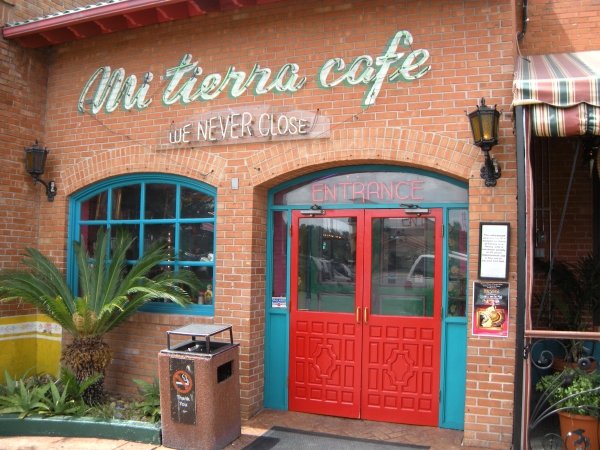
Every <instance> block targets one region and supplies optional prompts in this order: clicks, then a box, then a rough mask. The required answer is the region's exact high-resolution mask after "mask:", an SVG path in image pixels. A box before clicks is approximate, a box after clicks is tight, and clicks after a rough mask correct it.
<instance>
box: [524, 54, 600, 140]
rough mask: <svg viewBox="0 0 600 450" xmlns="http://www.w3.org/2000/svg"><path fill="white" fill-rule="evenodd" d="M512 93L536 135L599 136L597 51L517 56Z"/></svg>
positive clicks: (599, 89) (598, 67)
mask: <svg viewBox="0 0 600 450" xmlns="http://www.w3.org/2000/svg"><path fill="white" fill-rule="evenodd" d="M513 95H514V98H513V107H514V106H519V105H523V106H528V107H529V112H530V118H531V131H532V133H533V134H534V135H536V136H577V135H584V134H595V135H600V51H589V52H578V53H560V54H549V55H534V56H526V57H525V56H523V57H520V58H518V60H517V64H516V72H515V79H514V82H513Z"/></svg>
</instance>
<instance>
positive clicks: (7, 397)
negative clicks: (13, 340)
mask: <svg viewBox="0 0 600 450" xmlns="http://www.w3.org/2000/svg"><path fill="white" fill-rule="evenodd" d="M5 377H6V382H5V384H3V385H0V414H18V415H19V418H26V417H28V416H30V415H42V416H58V415H61V416H77V417H83V416H85V417H96V418H101V419H124V420H138V421H144V422H151V423H157V422H159V421H160V389H159V383H158V380H157V379H154V381H153V382H152V383H148V382H146V381H143V380H134V381H135V383H136V384H137V385H138V391H139V394H140V397H141V399H136V400H126V399H120V398H108V399H105V401H103V402H100V403H96V404H94V405H93V406H88V405H87V404H86V403H85V402H84V397H85V392H86V391H87V389H88V388H89V387H90V386H92V385H94V384H95V383H97V382H98V381H99V380H100V379H101V378H102V375H100V374H96V375H94V376H91V377H89V378H88V379H86V380H84V381H83V382H81V383H80V382H78V381H77V378H76V376H75V375H74V374H73V372H71V371H70V370H68V369H66V368H62V370H61V374H60V376H59V377H58V378H57V379H54V378H52V377H50V376H48V375H44V376H29V377H23V378H20V379H14V378H13V377H11V376H10V374H9V373H8V371H6V370H5Z"/></svg>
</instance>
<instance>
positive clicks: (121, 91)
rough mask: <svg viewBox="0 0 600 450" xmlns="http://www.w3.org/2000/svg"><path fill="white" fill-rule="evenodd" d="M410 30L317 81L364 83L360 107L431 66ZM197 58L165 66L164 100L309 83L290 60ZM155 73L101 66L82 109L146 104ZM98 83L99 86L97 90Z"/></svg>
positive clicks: (339, 62) (289, 90) (336, 64)
mask: <svg viewBox="0 0 600 450" xmlns="http://www.w3.org/2000/svg"><path fill="white" fill-rule="evenodd" d="M412 42H413V37H412V35H411V34H410V32H408V31H406V30H403V31H398V32H397V33H396V34H395V35H394V36H393V37H392V39H390V41H389V42H388V43H387V45H386V46H385V47H384V49H383V51H382V52H381V55H379V56H377V57H372V56H370V55H361V56H358V57H356V58H354V59H353V60H352V61H351V62H346V61H345V60H344V59H343V58H339V57H336V58H331V59H329V60H327V61H326V62H325V63H324V64H323V65H322V66H321V67H320V68H319V70H318V73H317V74H316V83H317V85H318V86H319V87H321V88H323V89H331V88H333V87H335V86H338V85H340V84H345V85H349V86H364V87H365V91H364V95H363V99H362V107H363V108H367V107H369V106H371V105H374V104H375V101H376V100H377V96H378V95H379V92H380V91H381V88H382V86H383V83H384V82H385V81H387V82H389V83H398V82H410V81H414V80H417V79H419V78H421V77H423V76H424V75H425V74H426V73H427V72H429V70H430V69H431V66H430V65H428V64H427V62H428V60H429V51H427V50H425V49H416V50H413V49H412ZM203 72H204V69H203V68H202V67H200V66H199V65H198V61H193V58H192V55H191V54H189V53H187V54H185V55H183V57H182V58H181V59H180V61H179V63H178V64H177V65H175V66H173V67H171V68H169V69H167V70H166V72H165V74H164V79H165V80H166V87H165V89H164V90H163V93H162V103H163V105H166V106H168V105H173V104H176V103H180V104H184V105H187V104H190V103H194V102H204V101H210V100H214V99H216V98H217V97H219V96H220V95H221V94H223V93H224V92H226V93H227V94H228V95H229V96H230V97H232V98H237V97H239V96H241V95H242V94H244V93H246V92H251V93H253V95H255V96H260V95H264V94H268V93H286V94H294V93H295V92H298V91H300V90H301V89H302V88H304V87H305V86H306V85H307V84H308V78H307V77H306V76H302V75H301V73H300V72H301V68H300V66H299V65H298V64H296V63H286V64H284V65H283V66H281V67H280V68H279V69H278V70H277V71H273V70H272V69H270V68H268V67H261V66H260V65H259V64H255V65H254V66H253V67H252V69H251V70H250V71H249V72H244V71H241V70H236V68H235V67H234V66H230V67H229V68H228V69H227V71H226V72H225V73H224V74H220V73H209V74H207V75H203ZM153 79H154V75H153V73H152V72H146V73H145V74H144V76H143V78H142V82H141V85H140V86H139V87H138V82H137V77H136V76H135V75H129V76H126V73H125V69H124V68H118V69H116V70H114V71H112V70H111V68H110V66H103V67H100V68H98V69H97V70H96V71H95V72H94V73H93V74H92V76H91V77H90V78H89V79H88V81H87V83H86V84H85V86H84V88H83V90H82V91H81V95H80V96H79V102H78V110H79V112H81V113H84V112H86V111H89V112H90V113H92V114H98V113H99V112H101V111H102V110H104V111H105V113H111V112H113V111H115V110H116V109H118V108H122V109H125V110H130V109H133V108H135V109H138V110H144V109H146V108H148V107H149V106H150V105H151V104H152V100H153V99H152V98H147V95H148V92H149V90H150V85H151V83H152V81H153ZM94 88H95V90H94Z"/></svg>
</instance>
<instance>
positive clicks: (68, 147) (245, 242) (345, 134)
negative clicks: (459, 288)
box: [15, 0, 516, 448]
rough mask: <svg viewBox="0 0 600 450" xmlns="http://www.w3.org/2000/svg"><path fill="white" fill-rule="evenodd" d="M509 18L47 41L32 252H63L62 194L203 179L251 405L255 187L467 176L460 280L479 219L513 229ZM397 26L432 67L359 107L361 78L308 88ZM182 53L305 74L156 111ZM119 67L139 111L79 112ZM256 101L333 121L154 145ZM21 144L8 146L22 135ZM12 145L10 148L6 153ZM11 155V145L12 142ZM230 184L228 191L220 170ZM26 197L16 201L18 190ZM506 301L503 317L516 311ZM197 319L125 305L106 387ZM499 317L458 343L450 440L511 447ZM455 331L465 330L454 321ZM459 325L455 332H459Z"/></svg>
mask: <svg viewBox="0 0 600 450" xmlns="http://www.w3.org/2000/svg"><path fill="white" fill-rule="evenodd" d="M514 15H515V11H514V6H513V5H512V2H510V1H508V0H506V1H500V2H499V1H492V0H472V1H468V2H454V1H450V0H446V1H442V0H438V1H434V2H389V1H384V0H378V1H358V2H357V1H353V2H350V1H346V0H334V1H330V2H327V3H326V4H324V3H323V2H320V1H316V0H311V1H306V2H283V3H277V4H273V5H270V6H264V7H256V8H249V9H244V10H241V11H234V12H227V13H221V14H212V15H209V16H205V17H198V18H195V19H191V20H186V21H181V22H174V23H167V24H163V25H157V26H152V27H148V28H145V29H139V30H135V31H127V32H120V33H115V34H111V35H106V36H100V37H97V38H92V39H89V40H83V41H79V42H73V43H70V44H66V45H63V46H60V47H58V48H55V49H53V50H51V51H50V61H51V62H50V66H49V67H50V69H49V70H50V72H49V79H48V104H47V105H48V106H47V115H46V120H45V122H44V123H45V127H46V135H45V142H44V143H45V145H47V146H48V147H49V148H50V149H51V150H52V152H53V153H51V160H50V164H49V165H50V167H49V174H48V177H51V178H54V179H56V180H57V183H58V188H59V195H58V196H57V197H56V199H55V201H54V203H52V204H50V203H47V202H45V198H41V199H39V200H38V201H39V202H40V209H39V211H40V214H39V217H40V219H39V220H40V231H39V246H40V247H41V249H42V250H43V251H45V252H46V253H50V254H51V255H53V256H54V257H56V258H57V259H58V260H59V261H64V251H65V240H66V226H67V217H68V210H67V206H68V205H67V199H68V196H69V195H70V194H72V193H73V192H75V191H77V190H78V189H80V188H83V187H85V186H87V185H89V184H91V183H94V182H96V181H99V180H101V179H104V178H106V177H109V176H114V175H119V174H124V173H134V172H140V171H158V172H168V173H175V174H180V175H185V176H188V177H191V178H195V179H198V180H201V181H203V182H206V183H209V184H211V185H213V186H216V187H217V188H218V204H217V211H218V215H217V236H216V238H217V255H218V257H217V268H216V270H217V271H216V277H217V280H216V286H215V299H216V316H215V318H214V322H217V323H228V324H232V325H233V327H234V331H235V339H236V341H238V342H240V343H241V356H240V364H241V381H242V412H243V414H244V415H245V416H249V415H252V414H254V413H255V412H257V411H258V410H259V409H260V408H261V405H262V395H263V390H264V387H263V356H264V355H263V340H264V301H265V280H264V275H265V265H266V254H265V242H266V230H265V228H266V226H265V223H266V208H267V205H266V192H267V189H268V188H270V187H272V186H275V185H277V184H278V183H280V182H282V181H286V180H290V179H293V178H295V177H297V176H299V175H301V174H306V173H309V172H313V171H315V170H318V169H323V168H328V167H336V166H340V165H349V164H365V163H382V164H395V165H403V166H409V167H418V168H422V169H426V170H432V171H434V172H437V173H441V174H445V175H449V176H451V177H454V178H457V179H460V180H463V181H465V182H468V183H469V203H470V206H469V214H470V219H471V229H470V233H471V234H470V253H471V256H470V263H471V264H470V268H471V272H470V278H471V279H473V280H474V279H476V278H477V254H478V244H479V238H478V232H479V222H480V221H503V222H504V221H508V222H510V223H511V224H512V231H513V234H514V232H516V181H515V177H516V174H515V167H516V165H515V162H514V137H513V132H512V122H511V118H510V113H509V107H510V102H511V81H512V72H513V46H514V35H515V27H514V20H513V17H514ZM403 29H407V30H409V31H410V32H411V33H412V34H413V37H414V43H413V48H426V49H428V50H429V51H430V53H431V59H430V61H431V65H432V70H431V72H430V73H429V74H428V75H427V76H425V77H424V78H422V79H420V80H417V81H415V82H411V83H399V84H390V83H387V82H386V83H385V84H384V86H383V89H382V90H381V93H380V94H379V97H378V100H377V102H376V104H375V105H374V106H372V107H370V108H369V109H368V110H366V111H365V110H363V109H362V108H361V106H360V102H361V98H362V96H363V93H364V91H365V87H364V86H357V87H353V88H351V87H347V86H338V87H336V88H333V89H328V90H323V89H320V88H318V87H317V86H316V82H315V80H314V78H313V77H314V74H316V73H317V70H318V68H319V67H320V66H321V64H323V63H324V62H325V61H326V60H327V59H329V58H332V57H343V58H344V59H345V61H346V62H347V63H348V62H350V61H351V60H352V59H353V58H354V57H356V56H359V55H363V54H368V55H371V56H373V57H377V56H378V55H380V54H381V52H382V51H383V49H384V47H385V45H386V43H387V42H388V40H389V39H390V38H391V37H392V36H393V34H394V33H395V32H396V31H399V30H403ZM184 53H192V55H193V57H194V60H196V59H199V60H200V65H201V66H202V67H203V69H204V74H207V73H213V72H219V73H224V72H225V70H226V69H227V67H229V66H230V65H235V66H236V68H237V69H238V70H249V69H250V68H251V67H252V65H253V64H254V63H259V64H261V66H262V67H270V68H272V69H273V70H274V71H276V70H277V69H278V68H279V67H280V66H281V65H282V64H284V63H286V62H297V63H298V64H299V65H300V67H301V70H302V72H303V74H305V75H307V76H309V82H308V84H307V86H306V87H305V88H304V89H302V91H300V92H298V93H296V94H294V95H293V96H290V95H274V94H271V95H265V96H262V97H253V96H252V95H251V94H250V93H247V94H246V95H244V96H242V97H240V98H238V99H237V100H231V99H229V98H228V97H227V96H226V95H222V96H221V97H219V98H218V99H216V100H214V101H212V102H206V103H196V104H190V105H187V106H182V105H173V106H170V107H165V106H163V105H161V99H160V95H161V93H162V90H163V89H164V87H165V83H164V82H161V80H160V77H161V75H164V72H165V70H166V69H167V68H169V67H173V66H175V65H176V64H177V63H178V62H179V60H180V58H181V57H182V55H183V54H184ZM103 65H110V66H111V67H112V68H118V67H124V68H125V70H126V72H127V75H130V74H136V75H137V76H138V78H139V77H141V75H142V74H143V72H145V71H147V70H151V71H152V72H154V75H155V79H154V81H153V82H152V88H151V90H150V92H151V93H153V94H154V95H153V104H152V105H151V107H149V108H148V109H146V110H143V111H135V110H132V111H129V112H127V111H121V110H119V111H115V112H114V113H112V114H105V113H104V112H101V113H99V114H98V115H97V116H96V117H93V116H91V115H90V114H87V113H86V114H79V113H78V112H77V111H76V105H77V100H78V97H79V94H80V91H81V89H82V88H83V85H84V84H85V82H86V81H87V79H88V78H89V76H90V75H91V74H92V73H93V71H94V70H96V69H97V68H98V67H100V66H103ZM481 97H485V98H486V100H487V103H488V104H492V105H493V104H498V107H499V109H501V110H503V111H504V112H505V113H506V114H504V115H503V117H502V121H501V126H502V129H501V137H500V145H498V146H496V147H494V149H493V153H494V156H496V157H497V158H498V161H499V163H500V165H501V166H502V178H501V179H500V180H498V186H497V187H496V188H493V189H491V188H486V187H484V185H483V181H482V180H481V179H480V177H479V168H480V166H481V163H482V157H481V154H480V153H481V152H480V151H479V149H477V148H476V147H473V146H472V145H471V143H470V142H471V134H470V131H469V129H468V124H467V120H466V117H465V111H466V110H471V109H473V108H474V107H475V105H476V104H477V102H478V99H479V98H481ZM263 103H265V104H268V105H273V106H289V107H291V106H294V107H296V108H300V109H306V110H315V109H316V108H319V109H320V113H321V114H324V115H327V116H328V117H329V118H330V120H331V124H332V137H331V138H330V139H328V140H319V141H300V142H298V143H293V144H289V143H287V144H286V143H283V144H277V145H269V144H251V145H238V146H214V147H203V148H191V149H180V150H168V149H160V148H159V147H158V145H157V143H158V139H159V138H161V137H162V136H165V135H166V132H167V131H168V129H169V125H170V123H171V121H172V120H179V119H184V118H187V117H192V116H194V115H197V114H199V113H201V112H204V111H206V110H209V109H221V108H225V107H228V106H235V107H239V108H242V107H244V106H247V105H255V104H263ZM21 146H22V145H21ZM15 151H17V150H15ZM19 151H22V150H19ZM233 176H235V177H236V178H238V179H239V184H240V188H239V189H238V190H235V191H234V190H231V178H232V177H233ZM27 198H30V197H27ZM511 238H512V239H511V242H512V247H511V263H510V282H511V298H513V299H514V298H516V292H515V288H516V273H515V271H516V263H515V255H516V239H515V236H514V235H513V236H511ZM515 303H516V302H512V305H511V315H512V317H513V318H514V317H515V311H516V309H515V308H516V305H515ZM200 321H208V322H210V321H213V319H211V318H198V317H190V316H176V315H175V316H170V315H164V314H148V313H140V314H137V315H136V316H135V317H133V318H132V319H130V320H129V321H128V322H127V323H126V324H125V325H123V326H121V327H120V328H118V329H117V330H115V331H114V332H112V333H111V334H110V336H109V337H108V340H109V342H110V343H111V346H112V348H113V349H114V351H115V359H114V362H113V364H112V366H111V369H110V373H109V376H108V380H107V383H108V386H109V388H115V389H116V388H119V389H123V390H128V391H130V392H133V390H134V385H133V383H132V382H131V379H132V378H150V377H152V376H154V375H156V373H157V371H156V354H157V352H158V351H159V350H160V349H161V348H164V347H165V344H166V342H165V331H166V330H168V329H172V328H175V327H178V326H181V325H184V324H186V323H190V322H195V323H198V322H200ZM514 328H515V327H514V319H513V323H511V329H510V331H511V333H510V335H509V338H508V339H503V340H500V339H489V338H476V337H470V338H469V343H468V345H469V349H468V355H469V356H468V374H467V378H468V384H467V411H466V424H465V443H467V444H473V445H475V444H476V445H479V446H482V445H484V446H489V447H490V448H507V447H508V446H509V445H510V441H511V432H512V429H511V426H512V418H511V414H512V407H513V404H512V396H513V380H514V369H513V367H514V357H515V355H514V347H515V342H514ZM469 330H470V324H469ZM469 335H470V331H469Z"/></svg>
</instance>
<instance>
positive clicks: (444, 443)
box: [0, 410, 480, 450]
mask: <svg viewBox="0 0 600 450" xmlns="http://www.w3.org/2000/svg"><path fill="white" fill-rule="evenodd" d="M273 426H280V427H287V428H297V429H300V430H305V431H316V432H321V433H329V434H338V435H342V436H350V437H356V438H362V439H374V440H381V441H387V442H399V443H405V444H416V445H428V446H430V447H431V449H432V450H480V449H479V448H477V447H462V446H461V442H462V437H463V433H462V431H456V430H445V429H441V428H433V427H418V426H409V425H402V424H392V423H383V422H371V421H366V420H358V419H343V418H339V417H329V416H319V415H316V414H304V413H297V412H291V411H273V410H265V411H262V412H261V413H259V414H257V415H256V416H255V417H253V418H252V419H250V420H247V421H244V422H243V423H242V435H241V436H240V438H238V439H237V440H236V441H234V442H232V443H231V444H230V445H229V446H227V450H239V449H242V448H244V447H245V446H246V445H248V444H250V443H251V442H252V441H254V440H255V439H256V438H257V437H258V436H260V435H262V434H264V433H266V432H267V431H268V430H269V428H271V427H273ZM0 449H2V450H168V449H167V447H164V446H157V445H152V444H141V443H136V442H127V441H123V440H110V439H84V438H62V437H38V436H28V437H10V438H0Z"/></svg>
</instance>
